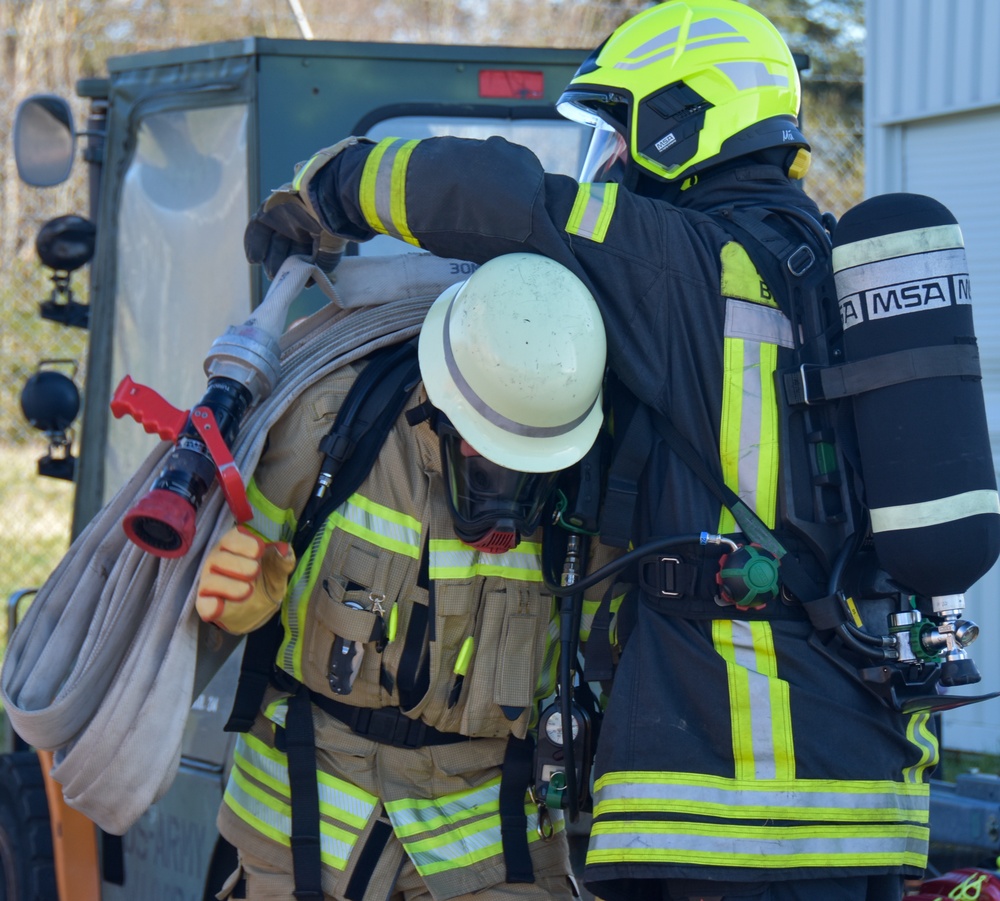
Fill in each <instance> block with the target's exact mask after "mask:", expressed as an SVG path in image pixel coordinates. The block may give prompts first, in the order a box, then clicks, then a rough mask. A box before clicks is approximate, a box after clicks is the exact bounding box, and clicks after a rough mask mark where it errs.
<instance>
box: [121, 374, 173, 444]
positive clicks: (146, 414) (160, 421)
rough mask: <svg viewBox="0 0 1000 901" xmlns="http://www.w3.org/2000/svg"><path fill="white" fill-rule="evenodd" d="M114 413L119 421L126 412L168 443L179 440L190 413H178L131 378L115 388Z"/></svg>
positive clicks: (155, 394)
mask: <svg viewBox="0 0 1000 901" xmlns="http://www.w3.org/2000/svg"><path fill="white" fill-rule="evenodd" d="M111 412H112V413H113V414H114V416H115V418H116V419H121V418H122V417H123V416H124V415H125V414H126V413H127V414H128V415H129V416H131V417H132V418H133V419H134V420H135V421H136V422H138V423H139V424H140V425H141V426H142V427H143V428H144V429H145V430H146V431H147V432H149V434H150V435H159V436H160V437H161V438H163V439H164V440H165V441H176V440H177V436H178V435H180V433H181V430H182V429H183V428H184V426H185V424H186V423H187V418H188V411H187V410H178V409H177V408H176V407H175V406H173V405H171V404H170V403H168V402H167V401H166V400H165V399H164V398H163V397H162V396H160V395H159V394H157V393H156V392H155V391H154V390H153V389H152V388H147V387H146V386H145V385H140V384H138V383H137V382H133V381H132V377H131V376H128V375H127V376H125V378H123V379H122V380H121V381H120V382H119V383H118V387H117V388H115V393H114V396H113V397H112V398H111Z"/></svg>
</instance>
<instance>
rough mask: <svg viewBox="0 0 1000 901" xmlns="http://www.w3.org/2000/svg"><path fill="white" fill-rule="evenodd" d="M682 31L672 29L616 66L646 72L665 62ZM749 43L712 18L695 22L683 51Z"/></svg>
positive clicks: (640, 46)
mask: <svg viewBox="0 0 1000 901" xmlns="http://www.w3.org/2000/svg"><path fill="white" fill-rule="evenodd" d="M679 37H680V30H679V29H678V28H671V29H670V30H669V31H667V32H664V33H663V34H661V35H657V36H656V37H655V38H651V39H650V40H648V41H646V42H645V43H644V44H640V45H639V46H638V47H636V48H635V50H633V51H632V52H631V53H629V55H628V57H626V58H625V59H623V60H621V61H620V62H617V63H615V68H616V69H625V70H628V69H643V68H645V67H646V66H650V65H652V64H653V63H657V62H659V61H660V60H662V59H666V58H667V57H670V56H673V55H674V53H676V52H677V49H678V38H679ZM749 42H750V39H749V38H747V37H744V36H743V35H741V34H740V33H739V32H738V31H737V30H736V29H735V28H734V27H733V26H732V25H730V24H729V23H728V22H724V21H723V20H722V19H717V18H711V19H702V20H701V21H699V22H693V23H692V24H691V27H690V28H689V29H688V33H687V39H686V40H685V41H684V42H683V44H681V45H680V49H681V50H682V51H684V50H697V49H699V48H701V47H714V46H716V45H718V44H748V43H749Z"/></svg>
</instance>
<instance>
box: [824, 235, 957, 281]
mask: <svg viewBox="0 0 1000 901" xmlns="http://www.w3.org/2000/svg"><path fill="white" fill-rule="evenodd" d="M964 246H965V243H964V241H963V239H962V229H961V228H959V227H958V225H934V226H930V227H929V228H912V229H908V230H907V231H902V232H892V233H890V234H888V235H876V236H875V237H872V238H865V239H864V240H861V241H854V242H852V243H851V244H842V245H840V246H839V247H834V248H833V271H834V272H836V273H839V272H840V271H841V270H842V269H852V268H853V267H855V266H863V265H865V264H866V263H874V262H877V261H878V260H887V259H890V258H892V257H906V258H913V257H915V256H923V255H925V254H928V253H929V252H931V251H936V250H951V249H955V248H961V247H964Z"/></svg>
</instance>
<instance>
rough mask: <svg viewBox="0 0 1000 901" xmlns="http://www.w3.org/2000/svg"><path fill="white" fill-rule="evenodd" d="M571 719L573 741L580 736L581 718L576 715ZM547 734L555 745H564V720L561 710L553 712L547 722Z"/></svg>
mask: <svg viewBox="0 0 1000 901" xmlns="http://www.w3.org/2000/svg"><path fill="white" fill-rule="evenodd" d="M570 719H571V720H572V722H573V740H574V741H576V739H577V738H578V737H579V735H580V718H579V717H578V716H576V714H575V713H574V714H573V715H572V716H571V717H570ZM545 734H546V736H547V737H548V739H549V741H551V742H552V743H553V744H554V745H559V746H560V747H562V743H563V718H562V711H561V710H553V711H552V712H551V713H550V714H549V717H548V719H547V720H545Z"/></svg>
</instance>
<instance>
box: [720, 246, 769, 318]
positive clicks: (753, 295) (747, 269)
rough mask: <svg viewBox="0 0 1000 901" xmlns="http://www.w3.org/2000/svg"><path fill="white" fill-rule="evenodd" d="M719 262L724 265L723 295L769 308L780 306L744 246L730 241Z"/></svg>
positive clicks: (721, 253)
mask: <svg viewBox="0 0 1000 901" xmlns="http://www.w3.org/2000/svg"><path fill="white" fill-rule="evenodd" d="M719 260H720V262H721V263H722V293H723V294H724V295H725V296H726V297H735V298H738V299H739V300H749V301H750V302H751V303H762V304H765V305H767V306H769V307H776V306H777V305H778V302H777V301H776V300H775V299H774V295H773V294H772V293H771V289H770V288H768V286H767V284H766V283H765V282H764V279H762V278H761V277H760V273H759V272H757V268H756V267H755V266H754V264H753V262H752V261H751V260H750V257H749V256H748V255H747V252H746V251H745V250H744V249H743V247H742V245H740V244H737V243H736V242H735V241H730V242H729V243H728V244H726V245H725V246H724V247H723V248H722V251H721V252H720V254H719Z"/></svg>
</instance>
